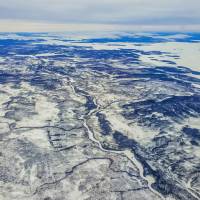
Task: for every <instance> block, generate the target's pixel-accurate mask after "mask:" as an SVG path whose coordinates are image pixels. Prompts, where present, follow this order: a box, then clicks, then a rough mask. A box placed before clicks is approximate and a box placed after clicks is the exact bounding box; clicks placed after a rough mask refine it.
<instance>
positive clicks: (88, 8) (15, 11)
mask: <svg viewBox="0 0 200 200" xmlns="http://www.w3.org/2000/svg"><path fill="white" fill-rule="evenodd" d="M199 10H200V1H199V0H189V1H188V0H173V1H169V0H99V1H95V0H28V1H27V0H6V1H0V19H1V20H3V19H4V20H14V19H15V20H22V21H23V20H29V21H36V22H46V23H62V24H64V23H75V24H76V23H77V24H90V23H91V24H121V25H124V24H126V25H189V24H193V25H195V24H199V22H200V12H199Z"/></svg>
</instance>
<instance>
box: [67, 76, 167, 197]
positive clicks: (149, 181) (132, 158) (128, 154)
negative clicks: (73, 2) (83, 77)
mask: <svg viewBox="0 0 200 200" xmlns="http://www.w3.org/2000/svg"><path fill="white" fill-rule="evenodd" d="M73 82H74V80H73V79H71V78H69V84H70V87H71V89H72V91H73V93H74V95H77V96H84V97H87V96H86V95H85V94H84V93H81V92H79V93H77V92H76V90H75V88H74V86H73V84H72V83H73ZM80 93H81V94H80ZM93 103H94V104H95V107H96V108H94V109H91V110H90V111H89V112H88V113H87V115H85V116H83V117H82V120H83V126H84V127H85V129H86V130H87V133H88V138H89V139H90V140H91V141H92V142H94V143H96V144H97V145H98V147H99V149H101V151H104V152H109V153H115V154H123V155H125V156H126V157H127V158H128V159H129V160H130V161H131V162H132V163H133V164H134V165H135V166H136V167H137V169H138V170H139V175H140V177H141V178H142V179H143V180H145V181H146V182H147V185H148V187H149V189H150V190H151V191H152V192H153V193H154V194H155V195H157V196H159V197H160V198H161V199H165V198H164V197H163V195H162V194H160V193H159V192H157V191H156V190H155V189H153V188H152V184H153V183H154V182H155V179H154V178H153V176H149V175H148V176H144V169H143V166H142V164H141V163H140V162H139V161H138V160H137V159H136V158H135V155H134V153H133V152H132V151H131V150H128V149H127V150H123V151H120V150H119V151H117V150H110V149H105V148H104V147H103V146H102V144H101V142H100V141H98V140H97V139H96V138H95V136H94V133H93V132H92V130H91V129H90V128H89V125H88V120H89V119H90V117H91V116H92V115H95V114H96V113H97V112H99V109H100V106H99V105H98V104H97V101H96V99H93Z"/></svg>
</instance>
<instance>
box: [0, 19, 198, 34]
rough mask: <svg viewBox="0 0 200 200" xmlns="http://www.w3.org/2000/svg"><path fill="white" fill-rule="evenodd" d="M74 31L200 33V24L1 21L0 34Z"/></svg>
mask: <svg viewBox="0 0 200 200" xmlns="http://www.w3.org/2000/svg"><path fill="white" fill-rule="evenodd" d="M73 31H102V32H103V31H134V32H141V31H144V32H153V31H155V32H156V31H158V32H159V31H160V32H164V31H167V32H200V24H185V25H175V24H172V25H169V24H167V25H164V24H163V25H156V24H141V25H138V24H137V25H136V24H130V25H127V24H98V23H96V24H94V23H50V22H42V21H41V22H37V21H24V20H23V21H21V20H0V32H73Z"/></svg>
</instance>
